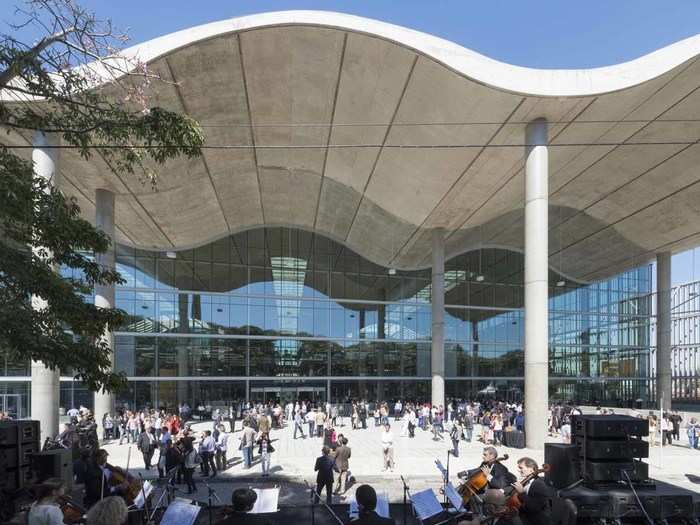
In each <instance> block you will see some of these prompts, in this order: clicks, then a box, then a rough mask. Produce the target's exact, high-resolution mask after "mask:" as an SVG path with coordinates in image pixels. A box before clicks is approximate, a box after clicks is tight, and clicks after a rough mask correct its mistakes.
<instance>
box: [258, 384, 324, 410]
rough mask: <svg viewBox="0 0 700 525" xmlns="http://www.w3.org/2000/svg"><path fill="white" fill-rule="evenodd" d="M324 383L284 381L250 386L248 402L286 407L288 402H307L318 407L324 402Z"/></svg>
mask: <svg viewBox="0 0 700 525" xmlns="http://www.w3.org/2000/svg"><path fill="white" fill-rule="evenodd" d="M326 395H327V393H326V384H325V382H304V383H300V382H290V381H285V382H284V383H281V382H274V383H264V384H253V383H251V385H250V401H252V402H258V401H261V402H262V401H264V402H265V403H267V402H268V401H272V402H277V403H280V404H281V405H286V404H287V403H288V402H290V401H291V402H292V403H293V402H295V401H297V400H300V401H309V402H311V403H313V404H316V405H319V404H322V403H325V402H326Z"/></svg>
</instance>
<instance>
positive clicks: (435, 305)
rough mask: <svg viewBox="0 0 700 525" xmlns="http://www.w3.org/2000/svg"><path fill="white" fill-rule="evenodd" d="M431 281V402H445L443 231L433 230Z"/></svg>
mask: <svg viewBox="0 0 700 525" xmlns="http://www.w3.org/2000/svg"><path fill="white" fill-rule="evenodd" d="M432 255H433V268H432V272H433V275H432V277H433V281H432V293H431V294H430V300H431V303H432V316H433V330H432V337H431V339H432V349H431V350H432V351H431V353H430V370H431V373H432V377H433V382H432V389H431V396H430V398H431V402H432V404H433V405H444V404H445V231H444V230H443V229H442V228H436V229H435V230H433V253H432Z"/></svg>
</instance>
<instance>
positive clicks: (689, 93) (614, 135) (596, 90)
mask: <svg viewBox="0 0 700 525" xmlns="http://www.w3.org/2000/svg"><path fill="white" fill-rule="evenodd" d="M699 54H700V36H696V37H692V38H689V39H686V40H683V41H681V42H678V43H676V44H673V45H671V46H668V47H666V48H664V49H661V50H659V51H656V52H654V53H651V54H649V55H646V56H644V57H641V58H639V59H637V60H633V61H631V62H627V63H624V64H619V65H616V66H610V67H604V68H597V69H590V70H536V69H528V68H522V67H517V66H512V65H508V64H504V63H501V62H497V61H495V60H492V59H489V58H487V57H484V56H483V55H480V54H478V53H475V52H473V51H470V50H468V49H465V48H463V47H460V46H458V45H457V44H454V43H451V42H448V41H445V40H443V39H440V38H437V37H434V36H430V35H426V34H424V33H420V32H417V31H413V30H409V29H405V28H401V27H397V26H394V25H390V24H386V23H383V22H378V21H375V20H368V19H364V18H360V17H356V16H350V15H344V14H338V13H328V12H316V11H288V12H277V13H264V14H259V15H253V16H247V17H242V18H236V19H232V20H226V21H222V22H215V23H211V24H206V25H203V26H198V27H194V28H191V29H187V30H184V31H179V32H177V33H173V34H170V35H167V36H163V37H160V38H157V39H154V40H151V41H150V42H146V43H144V44H140V45H138V46H135V47H133V48H130V49H129V50H127V51H125V55H126V56H131V57H133V56H138V58H139V59H140V60H142V61H146V62H148V63H149V64H150V67H151V68H152V69H154V70H156V71H157V72H159V73H160V74H161V75H162V76H163V77H164V78H165V79H168V80H173V81H174V83H157V84H154V85H153V86H152V93H151V94H152V96H153V104H154V105H161V106H163V107H166V108H168V109H172V110H176V111H182V112H186V113H187V114H189V115H191V116H192V117H193V118H195V119H197V120H198V121H199V122H200V123H201V124H202V125H203V129H204V131H205V135H206V143H207V146H208V148H207V149H205V152H204V155H203V157H202V158H201V159H195V160H192V161H187V160H181V161H178V162H173V163H170V164H169V165H168V166H166V167H165V168H164V169H162V170H161V175H160V179H159V188H158V191H157V192H153V191H151V190H150V188H147V187H144V186H142V185H141V184H140V183H139V182H138V181H137V180H135V179H133V180H132V179H128V178H124V177H121V178H120V177H117V176H115V175H114V174H113V173H112V172H111V171H110V169H109V168H108V167H107V166H106V165H105V163H104V162H103V161H101V160H100V159H99V158H97V159H92V160H91V162H90V163H89V164H88V163H86V162H85V161H83V160H81V159H79V158H78V157H77V156H76V155H73V154H72V153H71V152H63V157H62V173H63V185H64V187H65V189H66V191H67V192H68V193H73V194H76V195H77V196H78V198H79V201H80V202H81V205H82V206H83V209H84V211H85V213H86V214H87V215H89V216H91V215H92V214H93V213H94V205H93V202H94V191H95V189H96V188H108V189H111V190H113V191H114V192H115V193H116V194H117V217H116V222H117V227H118V235H119V240H120V241H121V242H126V243H128V244H133V245H136V246H139V247H145V248H149V247H150V248H159V249H171V248H173V247H175V248H178V247H190V246H195V245H199V244H203V243H205V242H207V241H209V240H211V239H213V238H217V237H220V236H222V235H226V234H228V233H231V232H236V231H241V230H244V229H248V228H252V227H257V226H261V225H289V226H295V227H299V228H304V229H307V230H313V231H317V232H319V233H321V234H323V235H326V236H329V237H331V238H333V239H336V240H339V241H341V242H343V243H345V244H346V245H348V246H350V247H351V248H352V249H354V250H355V251H357V252H358V253H360V254H362V255H364V256H365V257H367V258H368V259H371V260H373V261H375V262H377V263H380V264H384V265H387V266H394V267H399V268H407V269H408V268H419V267H425V266H427V265H428V264H429V261H430V254H429V252H430V230H431V229H432V228H435V227H442V228H445V229H446V232H447V236H448V240H447V242H448V247H447V251H448V254H451V253H458V252H463V251H466V250H468V249H470V248H474V247H476V246H479V245H490V246H499V247H508V248H513V249H522V245H523V231H522V222H523V221H522V217H523V213H522V211H523V208H522V206H523V204H522V202H523V194H524V191H523V184H524V183H523V147H522V144H523V136H524V127H525V124H526V123H527V122H528V121H530V120H532V119H534V118H539V117H544V118H547V119H548V120H549V121H550V122H551V126H550V144H551V148H550V232H549V235H550V244H549V246H550V256H551V258H550V261H551V262H552V264H553V266H555V267H557V268H559V270H560V271H562V272H563V273H564V274H568V275H571V276H573V277H575V278H578V279H594V278H599V277H604V276H608V275H612V274H614V273H615V272H617V271H620V270H622V269H625V268H628V267H630V266H633V265H636V264H640V263H642V262H645V261H646V260H648V259H649V258H650V257H651V256H653V254H654V253H655V252H657V251H661V250H664V251H665V250H671V251H676V250H681V249H685V248H687V247H690V246H695V245H697V244H698V239H699V238H700V204H698V203H700V187H699V185H698V182H699V181H700V170H699V169H698V166H700V146H699V145H697V144H695V141H697V140H698V139H700V92H699V91H698V87H699V86H700V64H698V61H697V57H698V55H699ZM110 89H111V88H109V87H107V88H105V93H107V94H109V93H110ZM2 140H3V141H4V142H6V143H9V144H13V143H15V142H13V141H17V140H20V139H19V138H17V137H16V136H15V138H12V136H10V137H3V138H2ZM25 140H26V139H25ZM232 146H234V147H232Z"/></svg>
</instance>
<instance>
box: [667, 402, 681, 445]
mask: <svg viewBox="0 0 700 525" xmlns="http://www.w3.org/2000/svg"><path fill="white" fill-rule="evenodd" d="M668 419H669V420H670V421H671V428H672V432H671V436H672V437H673V439H675V440H676V441H678V440H679V439H681V423H682V422H683V418H682V417H681V415H680V414H679V413H678V411H676V410H674V411H673V413H672V414H671V415H670V416H669V418H668Z"/></svg>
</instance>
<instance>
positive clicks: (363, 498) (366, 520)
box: [350, 485, 394, 525]
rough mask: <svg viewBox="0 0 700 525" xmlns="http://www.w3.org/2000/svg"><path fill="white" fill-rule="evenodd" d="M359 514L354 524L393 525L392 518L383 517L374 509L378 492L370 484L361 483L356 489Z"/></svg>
mask: <svg viewBox="0 0 700 525" xmlns="http://www.w3.org/2000/svg"><path fill="white" fill-rule="evenodd" d="M355 499H356V501H357V508H358V510H359V514H358V516H357V519H354V520H352V521H351V522H350V523H352V525H393V524H394V520H393V519H391V518H382V517H381V516H379V515H378V514H377V513H376V511H375V510H374V509H375V508H376V507H377V493H376V492H375V491H374V489H373V488H372V487H371V486H369V485H360V486H359V487H357V490H356V491H355Z"/></svg>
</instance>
